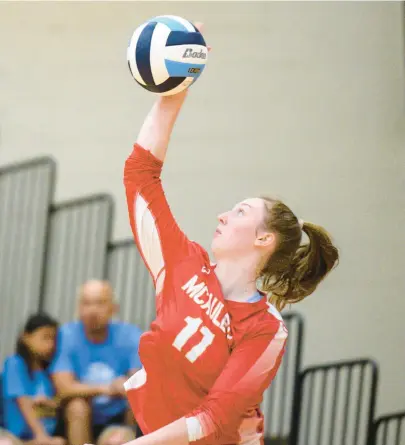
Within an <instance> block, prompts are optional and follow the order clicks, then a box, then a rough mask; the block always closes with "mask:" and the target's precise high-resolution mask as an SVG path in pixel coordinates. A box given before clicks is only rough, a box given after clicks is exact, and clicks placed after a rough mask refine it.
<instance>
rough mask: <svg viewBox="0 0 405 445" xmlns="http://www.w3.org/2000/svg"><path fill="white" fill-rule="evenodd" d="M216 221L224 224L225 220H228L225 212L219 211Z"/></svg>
mask: <svg viewBox="0 0 405 445" xmlns="http://www.w3.org/2000/svg"><path fill="white" fill-rule="evenodd" d="M218 221H219V222H220V223H221V224H224V225H225V224H226V223H227V221H228V216H227V214H226V213H221V214H220V215H218Z"/></svg>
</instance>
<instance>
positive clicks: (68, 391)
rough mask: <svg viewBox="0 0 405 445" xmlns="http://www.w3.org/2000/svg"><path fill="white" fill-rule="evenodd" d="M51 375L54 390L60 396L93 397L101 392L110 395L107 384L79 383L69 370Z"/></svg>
mask: <svg viewBox="0 0 405 445" xmlns="http://www.w3.org/2000/svg"><path fill="white" fill-rule="evenodd" d="M52 377H53V381H54V384H55V388H56V391H57V392H58V394H59V395H60V397H62V398H72V397H94V396H98V395H101V394H106V395H110V394H111V393H112V392H113V391H112V389H111V388H110V386H109V385H88V384H86V383H81V382H79V381H78V380H77V379H76V378H75V376H74V374H72V373H71V372H69V371H61V372H55V373H54V374H53V375H52Z"/></svg>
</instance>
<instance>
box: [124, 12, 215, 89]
mask: <svg viewBox="0 0 405 445" xmlns="http://www.w3.org/2000/svg"><path fill="white" fill-rule="evenodd" d="M207 59H208V49H207V46H206V44H205V40H204V38H203V36H202V34H201V33H200V32H199V31H198V29H197V28H196V27H195V26H194V25H193V24H192V23H191V22H189V21H188V20H186V19H184V18H182V17H177V16H172V15H162V16H158V17H154V18H153V19H151V20H148V21H147V22H145V23H143V24H142V25H141V26H139V27H138V28H137V29H136V30H135V32H134V33H133V35H132V37H131V39H130V42H129V45H128V49H127V61H128V67H129V70H130V72H131V75H132V77H133V78H134V79H135V80H136V82H137V83H138V84H139V85H140V86H141V87H143V88H145V89H146V90H148V91H151V92H153V93H156V94H158V95H161V96H170V95H173V94H177V93H179V92H180V91H183V90H184V89H186V88H188V87H190V86H191V85H192V84H193V83H194V82H195V81H196V80H197V79H198V78H199V77H200V75H201V73H202V72H203V70H204V67H205V64H206V63H207Z"/></svg>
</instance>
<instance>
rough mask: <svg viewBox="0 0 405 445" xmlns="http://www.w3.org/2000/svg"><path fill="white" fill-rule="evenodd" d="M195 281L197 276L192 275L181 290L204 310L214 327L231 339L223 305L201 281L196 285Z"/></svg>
mask: <svg viewBox="0 0 405 445" xmlns="http://www.w3.org/2000/svg"><path fill="white" fill-rule="evenodd" d="M197 280H198V275H194V276H193V277H192V278H191V279H190V280H189V281H188V282H187V283H186V284H184V286H182V290H184V291H185V292H186V294H187V295H188V296H189V297H190V298H192V299H193V301H194V302H195V303H196V304H198V305H199V306H200V307H201V309H203V310H205V313H206V314H207V315H208V316H209V317H210V319H211V320H212V322H213V323H214V325H215V326H217V327H218V328H219V329H221V331H222V332H224V333H225V334H227V337H228V338H232V336H231V332H230V327H231V323H230V318H229V315H228V314H227V313H226V311H225V310H224V303H222V302H221V301H219V300H218V298H217V297H214V296H213V295H212V293H211V292H209V291H208V287H207V285H206V284H205V283H204V282H203V281H202V282H201V283H198V284H197ZM201 297H204V298H201ZM224 312H225V313H224ZM221 317H222V318H221ZM219 320H220V321H219Z"/></svg>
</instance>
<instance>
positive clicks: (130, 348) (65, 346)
mask: <svg viewBox="0 0 405 445" xmlns="http://www.w3.org/2000/svg"><path fill="white" fill-rule="evenodd" d="M141 334H142V331H141V330H140V329H139V328H138V327H137V326H134V325H131V324H127V323H122V322H112V323H110V324H109V325H108V334H107V338H106V340H105V341H104V342H103V343H92V342H90V341H89V340H88V339H87V337H86V335H85V331H84V326H83V324H82V323H81V322H72V323H67V324H65V325H63V326H62V327H61V328H60V330H59V334H58V346H57V352H56V355H55V358H54V361H53V363H52V364H51V366H50V372H51V373H53V374H54V373H57V372H71V373H73V374H74V376H75V377H76V378H77V379H78V380H79V381H80V382H82V383H88V384H93V385H102V384H109V383H111V382H112V381H113V380H115V379H116V378H118V377H122V376H127V375H128V373H129V371H130V370H132V369H139V368H142V364H141V362H140V359H139V353H138V348H139V339H140V336H141ZM127 406H128V405H127V402H126V399H123V398H117V397H114V398H110V397H109V396H97V397H93V399H92V412H93V423H94V424H96V425H100V424H102V423H105V422H107V421H108V419H110V418H111V417H114V416H116V415H118V414H120V413H122V412H123V411H124V410H125V409H126V408H127Z"/></svg>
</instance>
